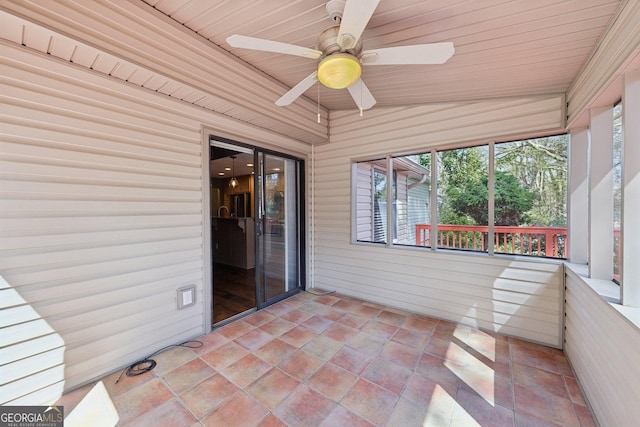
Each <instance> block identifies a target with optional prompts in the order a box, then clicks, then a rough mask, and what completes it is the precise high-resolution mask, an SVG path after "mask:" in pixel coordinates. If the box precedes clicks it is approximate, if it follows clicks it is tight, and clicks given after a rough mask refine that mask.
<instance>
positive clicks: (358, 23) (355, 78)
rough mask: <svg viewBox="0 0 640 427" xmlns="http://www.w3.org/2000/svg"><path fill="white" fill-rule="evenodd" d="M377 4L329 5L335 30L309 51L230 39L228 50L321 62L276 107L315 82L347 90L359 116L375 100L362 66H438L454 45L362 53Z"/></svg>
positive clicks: (347, 0)
mask: <svg viewBox="0 0 640 427" xmlns="http://www.w3.org/2000/svg"><path fill="white" fill-rule="evenodd" d="M379 1H380V0H331V1H329V2H328V3H327V5H326V10H327V13H328V14H329V18H331V20H332V21H334V22H337V23H338V25H336V26H333V27H330V28H328V29H326V30H324V31H323V32H322V33H321V34H320V36H319V37H318V40H317V42H316V48H315V49H310V48H306V47H303V46H296V45H292V44H288V43H281V42H277V41H273V40H265V39H259V38H255V37H248V36H241V35H238V34H234V35H232V36H229V37H228V38H227V43H229V44H230V45H231V46H233V47H237V48H244V49H254V50H260V51H265V52H274V53H283V54H287V55H296V56H301V57H304V58H309V59H316V60H318V59H319V60H320V61H319V62H318V69H317V70H316V71H314V72H313V73H311V74H310V75H309V76H307V77H305V78H304V79H303V80H302V81H301V82H300V83H298V84H297V85H295V86H294V87H293V88H291V90H289V91H288V92H287V93H285V94H284V95H283V96H282V97H281V98H280V99H278V100H277V101H276V105H278V106H284V105H289V104H291V103H292V102H293V101H295V100H296V99H297V98H298V97H299V96H300V95H302V94H303V93H304V92H306V91H307V89H309V88H310V87H311V86H313V85H314V84H315V83H316V82H318V81H320V83H322V84H323V85H325V86H326V87H328V88H331V89H344V88H346V89H347V90H348V91H349V93H350V94H351V97H352V98H353V100H354V101H355V103H356V105H357V106H358V108H360V112H362V110H367V109H369V108H371V107H373V106H374V105H375V103H376V100H375V98H374V97H373V95H372V94H371V92H370V91H369V89H368V88H367V86H366V85H365V84H364V82H363V81H362V79H361V78H360V76H361V73H362V69H361V65H365V66H370V65H400V64H403V65H404V64H443V63H445V62H446V61H447V60H448V59H449V58H451V56H452V55H453V53H454V48H453V43H451V42H444V43H429V44H417V45H409V46H397V47H387V48H380V49H372V50H363V48H362V40H360V36H361V35H362V32H363V31H364V29H365V27H366V26H367V23H368V22H369V20H370V19H371V16H372V15H373V12H374V10H375V9H376V7H377V6H378V3H379Z"/></svg>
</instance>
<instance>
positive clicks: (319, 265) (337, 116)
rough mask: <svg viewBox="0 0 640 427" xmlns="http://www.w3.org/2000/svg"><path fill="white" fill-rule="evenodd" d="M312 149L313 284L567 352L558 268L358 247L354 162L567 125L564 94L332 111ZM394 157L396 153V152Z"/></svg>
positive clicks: (551, 264)
mask: <svg viewBox="0 0 640 427" xmlns="http://www.w3.org/2000/svg"><path fill="white" fill-rule="evenodd" d="M331 120H332V132H331V135H332V141H331V143H330V144H328V145H326V146H319V147H316V150H315V166H316V167H315V172H316V173H315V192H316V194H317V195H324V194H329V193H332V195H333V197H331V198H324V197H322V198H320V197H318V198H316V200H315V204H314V205H315V211H314V218H315V223H314V239H313V242H314V244H315V247H314V251H315V262H314V267H315V268H314V272H313V277H314V286H315V287H318V288H323V289H332V290H334V289H335V290H336V291H338V292H340V293H343V294H347V295H352V296H357V297H360V298H364V299H367V300H370V301H374V302H379V303H383V304H388V305H391V306H395V307H398V308H401V309H406V310H410V311H413V312H416V313H422V314H426V315H430V316H435V317H438V318H442V319H448V320H452V321H460V322H463V323H466V324H471V325H474V326H479V327H481V328H484V329H487V330H492V331H497V332H500V333H503V334H507V335H512V336H516V337H520V338H523V339H527V340H531V341H536V342H540V343H544V344H548V345H551V346H554V347H561V346H562V317H563V316H562V301H563V298H562V292H563V277H562V276H563V275H562V265H561V264H559V263H557V262H545V261H541V260H532V261H529V260H521V259H517V260H516V259H511V258H506V257H504V258H501V257H488V256H486V255H476V254H474V255H470V254H452V253H447V252H438V253H433V252H432V251H430V250H427V249H421V250H416V249H413V248H402V247H391V248H388V247H384V246H378V245H364V244H352V242H351V239H349V236H351V235H352V234H351V230H350V226H351V221H350V211H349V206H351V200H350V193H349V192H345V191H338V190H336V189H335V183H336V182H344V183H348V182H349V179H350V176H351V175H350V174H351V160H350V159H358V158H359V159H363V158H380V157H381V156H384V155H386V154H388V153H389V150H390V149H391V150H397V151H398V152H399V153H406V152H414V153H415V152H422V151H424V150H425V149H427V148H429V147H431V146H436V145H447V144H453V143H470V142H473V141H478V140H479V139H481V138H490V137H495V138H498V137H501V136H502V137H506V136H507V135H509V134H513V133H515V132H535V131H536V130H538V131H540V132H542V131H543V130H552V129H556V130H557V129H561V128H562V125H563V98H562V97H561V96H556V97H549V98H532V99H528V100H526V99H523V100H518V101H516V100H505V101H486V102H479V103H472V104H467V105H461V104H450V105H438V106H417V107H405V108H381V109H375V110H371V111H368V112H367V113H365V116H364V117H359V116H358V115H357V114H354V113H353V112H347V111H343V112H332V114H331ZM391 154H393V153H391Z"/></svg>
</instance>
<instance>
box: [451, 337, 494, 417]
mask: <svg viewBox="0 0 640 427" xmlns="http://www.w3.org/2000/svg"><path fill="white" fill-rule="evenodd" d="M459 349H460V347H459V346H458V345H456V344H454V343H450V344H449V350H451V352H452V353H453V352H458V351H459ZM448 352H449V351H447V353H448ZM465 360H466V361H467V362H466V363H465V364H464V365H460V364H458V363H452V362H451V361H448V360H445V362H444V365H445V366H446V367H447V368H448V369H449V370H450V371H451V372H453V373H454V374H455V375H456V376H457V377H458V378H460V380H461V381H463V382H464V383H465V384H467V385H468V386H469V387H470V388H471V389H472V390H473V391H475V392H476V393H478V395H479V396H480V397H482V398H483V399H484V400H485V401H486V402H487V403H489V404H490V405H491V406H496V403H495V372H494V370H493V369H492V368H490V367H489V366H487V365H486V364H485V363H483V362H482V361H480V360H478V359H477V358H476V357H475V356H473V355H472V354H470V353H469V352H465ZM469 366H471V367H472V369H468V367H469Z"/></svg>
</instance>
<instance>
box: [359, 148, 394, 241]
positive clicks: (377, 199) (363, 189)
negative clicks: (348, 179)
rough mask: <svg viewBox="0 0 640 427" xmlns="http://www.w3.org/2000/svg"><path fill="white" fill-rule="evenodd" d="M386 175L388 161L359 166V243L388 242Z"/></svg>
mask: <svg viewBox="0 0 640 427" xmlns="http://www.w3.org/2000/svg"><path fill="white" fill-rule="evenodd" d="M386 171H387V164H386V159H378V160H372V161H367V162H359V163H356V164H355V171H354V172H355V178H354V181H355V194H356V203H355V205H356V206H355V212H356V214H355V216H356V224H357V225H356V228H357V232H356V240H358V241H359V242H374V243H386V242H387V172H386Z"/></svg>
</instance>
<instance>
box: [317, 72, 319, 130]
mask: <svg viewBox="0 0 640 427" xmlns="http://www.w3.org/2000/svg"><path fill="white" fill-rule="evenodd" d="M317 86H318V98H317V99H318V124H320V81H318V84H317Z"/></svg>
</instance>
